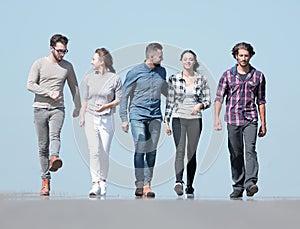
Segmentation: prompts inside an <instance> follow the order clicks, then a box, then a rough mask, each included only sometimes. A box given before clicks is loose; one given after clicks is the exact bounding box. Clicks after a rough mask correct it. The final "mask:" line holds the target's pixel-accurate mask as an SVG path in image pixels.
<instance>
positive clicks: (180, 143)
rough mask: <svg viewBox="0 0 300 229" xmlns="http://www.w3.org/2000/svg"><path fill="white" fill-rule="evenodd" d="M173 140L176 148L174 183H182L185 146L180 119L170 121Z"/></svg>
mask: <svg viewBox="0 0 300 229" xmlns="http://www.w3.org/2000/svg"><path fill="white" fill-rule="evenodd" d="M172 130H173V139H174V143H175V146H176V156H175V175H176V183H177V182H178V183H183V171H184V157H185V144H186V128H185V126H183V125H182V123H181V119H180V118H173V120H172Z"/></svg>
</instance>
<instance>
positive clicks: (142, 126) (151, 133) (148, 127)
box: [130, 119, 161, 187]
mask: <svg viewBox="0 0 300 229" xmlns="http://www.w3.org/2000/svg"><path fill="white" fill-rule="evenodd" d="M130 124H131V133H132V137H133V141H134V146H135V154H134V168H135V178H136V182H135V183H136V186H138V187H139V186H142V185H145V184H147V183H149V184H151V180H152V177H153V169H154V165H155V159H156V151H157V144H158V140H159V136H160V128H161V121H160V120H159V119H154V120H131V121H130Z"/></svg>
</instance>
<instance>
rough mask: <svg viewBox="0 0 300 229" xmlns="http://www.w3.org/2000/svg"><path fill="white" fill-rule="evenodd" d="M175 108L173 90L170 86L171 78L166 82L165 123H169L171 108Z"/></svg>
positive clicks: (171, 85) (172, 86)
mask: <svg viewBox="0 0 300 229" xmlns="http://www.w3.org/2000/svg"><path fill="white" fill-rule="evenodd" d="M174 106H175V90H174V85H173V84H172V76H171V77H170V78H169V82H168V95H167V101H166V111H165V119H164V121H165V122H170V119H171V115H172V111H173V108H174Z"/></svg>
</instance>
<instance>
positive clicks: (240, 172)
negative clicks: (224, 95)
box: [227, 121, 258, 191]
mask: <svg viewBox="0 0 300 229" xmlns="http://www.w3.org/2000/svg"><path fill="white" fill-rule="evenodd" d="M227 130H228V148H229V152H230V162H231V175H232V180H233V182H234V184H233V189H234V190H239V191H243V190H244V189H247V188H249V187H250V186H251V185H253V184H256V183H257V179H258V160H257V153H256V151H255V148H256V139H257V122H249V121H246V122H245V124H244V125H242V126H234V125H230V124H227Z"/></svg>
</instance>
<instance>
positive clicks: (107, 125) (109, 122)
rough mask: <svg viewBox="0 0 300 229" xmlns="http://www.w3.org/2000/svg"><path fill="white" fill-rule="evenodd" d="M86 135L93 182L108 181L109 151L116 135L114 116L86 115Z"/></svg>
mask: <svg viewBox="0 0 300 229" xmlns="http://www.w3.org/2000/svg"><path fill="white" fill-rule="evenodd" d="M84 126H85V134H86V138H87V142H88V147H89V153H90V173H91V177H92V182H99V181H100V180H106V179H107V175H108V169H109V151H110V146H111V142H112V138H113V135H114V119H113V116H112V115H101V116H94V115H92V114H90V113H88V112H86V114H85V125H84Z"/></svg>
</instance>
